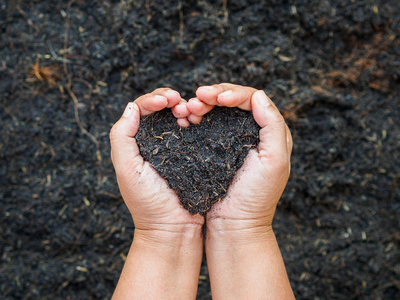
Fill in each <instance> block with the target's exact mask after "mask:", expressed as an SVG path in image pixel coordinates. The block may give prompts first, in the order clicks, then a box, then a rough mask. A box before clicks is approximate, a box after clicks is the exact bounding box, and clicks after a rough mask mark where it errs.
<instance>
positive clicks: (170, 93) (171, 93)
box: [167, 90, 181, 97]
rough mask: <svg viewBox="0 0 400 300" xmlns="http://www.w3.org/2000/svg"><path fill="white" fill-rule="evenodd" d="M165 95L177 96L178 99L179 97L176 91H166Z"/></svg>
mask: <svg viewBox="0 0 400 300" xmlns="http://www.w3.org/2000/svg"><path fill="white" fill-rule="evenodd" d="M167 95H170V96H178V97H180V96H181V95H180V94H179V93H178V92H177V91H174V90H168V91H167Z"/></svg>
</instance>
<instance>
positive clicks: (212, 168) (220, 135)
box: [136, 107, 259, 215]
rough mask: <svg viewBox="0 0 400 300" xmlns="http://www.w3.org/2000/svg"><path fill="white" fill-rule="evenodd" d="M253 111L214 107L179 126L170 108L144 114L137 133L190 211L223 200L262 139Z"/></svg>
mask: <svg viewBox="0 0 400 300" xmlns="http://www.w3.org/2000/svg"><path fill="white" fill-rule="evenodd" d="M258 131H259V126H258V125H257V123H256V122H255V121H254V119H253V116H252V114H251V112H248V111H243V110H240V109H237V108H225V107H216V108H214V109H213V110H212V111H211V112H210V113H208V114H207V115H206V116H205V117H204V119H203V120H202V122H201V123H200V124H199V125H191V126H189V127H188V128H180V127H179V126H178V125H177V123H176V118H175V117H174V116H173V115H172V113H171V110H169V109H164V110H162V111H160V112H157V113H155V114H152V115H150V116H147V117H144V118H142V120H141V124H140V128H139V132H138V134H137V135H136V139H137V141H138V144H139V148H140V153H141V154H142V156H143V157H144V159H145V160H147V161H149V162H150V163H151V165H152V166H153V167H154V168H155V169H156V170H157V171H158V173H159V174H160V175H161V176H162V177H163V178H165V179H166V180H167V182H168V184H169V186H170V188H172V189H173V190H174V191H175V192H176V193H177V195H178V197H179V199H180V202H181V204H182V205H183V207H184V208H186V209H187V210H188V211H189V212H190V213H192V214H196V213H200V214H202V215H204V214H205V213H206V212H207V211H209V210H210V208H211V207H212V205H213V204H214V203H216V202H218V201H220V200H222V199H223V198H224V197H225V195H226V192H227V190H228V188H229V185H230V183H231V182H232V179H233V177H234V176H235V173H236V171H237V169H238V168H240V166H242V164H243V162H244V160H245V157H246V155H247V153H248V152H249V150H250V149H251V148H254V147H255V146H256V145H257V143H258Z"/></svg>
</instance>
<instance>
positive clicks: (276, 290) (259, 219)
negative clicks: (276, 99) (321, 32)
mask: <svg viewBox="0 0 400 300" xmlns="http://www.w3.org/2000/svg"><path fill="white" fill-rule="evenodd" d="M196 95H197V98H195V99H190V100H189V101H188V103H187V108H188V110H189V111H190V115H188V116H187V118H188V120H189V121H190V122H192V123H199V122H200V121H201V118H202V116H203V115H204V114H205V113H207V112H208V111H210V110H211V109H212V108H213V107H214V106H215V105H222V106H228V107H235V106H237V107H239V108H242V109H245V110H250V109H251V110H252V112H253V116H254V119H255V121H256V122H257V123H258V125H260V127H261V129H260V143H259V144H258V147H257V149H252V150H250V151H249V154H248V155H247V157H246V160H245V162H244V164H243V166H242V167H241V168H240V169H239V170H238V171H237V173H236V176H235V178H234V179H233V182H232V183H231V185H230V187H229V189H228V192H227V195H226V197H225V198H224V199H223V200H222V201H221V202H218V203H216V204H214V206H213V207H212V208H211V210H210V211H209V213H208V214H207V216H206V218H207V232H206V243H205V246H206V253H207V263H208V271H209V275H210V283H211V290H212V295H213V299H216V300H217V299H294V296H293V292H292V289H291V287H290V282H289V279H288V276H287V273H286V269H285V265H284V262H283V259H282V256H281V253H280V250H279V247H278V244H277V241H276V238H275V235H274V232H273V230H272V225H271V224H272V219H273V216H274V213H275V208H276V205H277V203H278V201H279V198H280V197H281V195H282V192H283V190H284V188H285V185H286V182H287V180H288V177H289V173H290V154H291V151H292V138H291V135H290V132H289V129H288V127H287V126H286V124H285V121H284V119H283V117H282V115H281V114H280V113H279V111H278V109H277V108H276V107H275V105H274V104H273V103H272V101H271V100H270V99H269V98H268V97H267V95H265V93H264V92H263V91H257V90H256V89H253V88H249V87H241V86H237V85H233V84H227V83H224V84H220V85H214V86H212V87H201V88H199V89H198V90H197V93H196Z"/></svg>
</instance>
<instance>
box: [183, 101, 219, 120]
mask: <svg viewBox="0 0 400 300" xmlns="http://www.w3.org/2000/svg"><path fill="white" fill-rule="evenodd" d="M187 108H188V110H189V112H190V113H192V114H194V115H196V116H204V115H205V114H206V113H208V112H209V111H210V110H212V109H213V108H214V106H213V105H208V104H207V103H205V102H203V101H200V100H199V99H197V98H192V99H190V100H189V101H188V103H187Z"/></svg>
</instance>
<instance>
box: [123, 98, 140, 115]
mask: <svg viewBox="0 0 400 300" xmlns="http://www.w3.org/2000/svg"><path fill="white" fill-rule="evenodd" d="M135 105H136V103H135ZM133 106H134V103H133V102H129V103H128V105H127V106H126V107H125V110H124V114H123V116H124V117H125V118H128V117H129V116H130V115H131V114H132V109H133ZM136 107H137V105H136Z"/></svg>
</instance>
